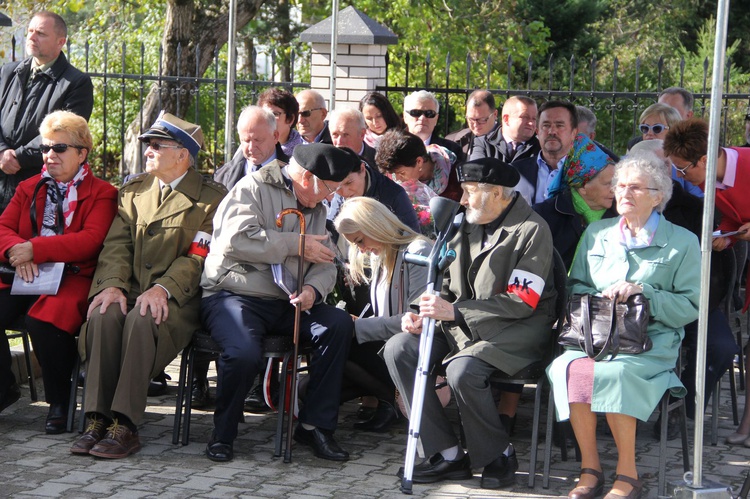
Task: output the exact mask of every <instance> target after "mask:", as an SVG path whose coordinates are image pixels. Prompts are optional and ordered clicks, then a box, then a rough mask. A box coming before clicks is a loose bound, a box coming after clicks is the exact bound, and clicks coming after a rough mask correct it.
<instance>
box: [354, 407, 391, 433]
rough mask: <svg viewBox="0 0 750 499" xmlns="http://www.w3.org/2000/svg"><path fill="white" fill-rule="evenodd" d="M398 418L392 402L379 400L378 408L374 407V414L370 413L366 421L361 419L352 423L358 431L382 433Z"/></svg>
mask: <svg viewBox="0 0 750 499" xmlns="http://www.w3.org/2000/svg"><path fill="white" fill-rule="evenodd" d="M398 420H399V415H398V412H397V411H396V408H395V407H393V404H391V403H389V402H386V401H385V400H381V401H380V402H379V403H378V408H377V409H375V414H373V415H372V417H371V418H370V419H368V420H367V421H361V422H359V423H354V429H355V430H360V431H373V432H375V433H383V432H386V431H388V428H389V427H390V426H391V425H392V424H393V423H395V422H396V421H398Z"/></svg>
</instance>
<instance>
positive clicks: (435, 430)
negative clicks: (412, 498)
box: [384, 158, 556, 489]
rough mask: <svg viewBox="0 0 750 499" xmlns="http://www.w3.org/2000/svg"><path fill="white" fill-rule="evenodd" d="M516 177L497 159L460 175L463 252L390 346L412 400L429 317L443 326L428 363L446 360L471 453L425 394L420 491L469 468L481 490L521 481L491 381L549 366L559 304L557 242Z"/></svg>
mask: <svg viewBox="0 0 750 499" xmlns="http://www.w3.org/2000/svg"><path fill="white" fill-rule="evenodd" d="M519 175H520V174H519V173H518V170H516V169H515V168H513V167H511V166H510V165H509V164H507V163H503V162H502V161H500V160H499V159H496V158H481V159H478V160H475V161H470V162H467V163H466V164H464V165H463V166H462V167H461V168H459V179H460V180H461V187H462V188H463V191H464V193H463V197H462V198H461V204H462V205H464V206H466V220H465V222H464V223H463V224H462V225H461V227H460V228H459V230H458V233H457V234H456V236H455V237H454V238H453V239H452V240H451V241H450V242H449V243H448V247H449V248H452V249H454V250H455V252H456V259H455V261H454V262H453V263H452V264H451V265H450V267H449V268H448V274H449V278H448V279H446V281H445V283H444V285H443V289H442V292H441V294H440V296H436V295H432V294H426V295H423V296H422V298H421V300H420V304H419V305H420V308H419V315H417V314H414V313H411V312H409V313H407V314H406V315H405V316H404V318H403V320H402V321H401V326H402V330H403V331H404V332H403V333H401V334H397V335H396V336H394V337H392V338H391V339H390V340H388V342H387V343H386V345H385V349H384V358H385V360H386V363H387V364H388V370H389V372H390V374H391V377H392V378H393V380H394V382H395V383H396V388H398V390H399V392H400V393H401V394H402V395H404V400H405V401H409V402H410V401H411V398H412V393H413V391H414V373H415V371H416V367H417V361H418V358H419V335H420V334H421V332H422V318H423V317H431V318H433V319H435V320H436V321H438V322H437V323H436V326H435V337H434V342H433V349H432V357H431V359H430V360H431V362H432V363H438V362H440V361H441V360H442V361H443V364H444V366H445V372H446V378H447V380H448V384H449V385H450V387H451V389H452V391H453V394H454V396H455V397H456V400H457V402H458V408H459V411H460V413H461V420H462V426H463V429H464V434H465V435H466V446H467V448H468V452H469V454H468V455H467V454H464V451H463V449H462V448H461V447H460V446H459V440H458V438H457V437H456V435H455V433H454V432H453V429H452V425H451V423H450V421H449V420H448V418H447V417H446V414H445V412H444V411H443V407H442V405H441V404H440V401H439V400H438V397H437V395H436V393H435V391H434V390H428V391H427V392H426V394H425V398H424V409H423V412H422V423H421V428H420V443H421V447H422V451H423V453H424V455H425V456H427V457H429V459H427V460H426V461H425V462H423V463H422V464H419V465H417V466H416V467H415V468H414V474H413V477H412V478H413V482H414V483H431V482H437V481H441V480H449V479H453V480H460V479H468V478H471V477H472V472H471V467H472V466H473V467H475V468H482V467H483V468H484V471H483V472H482V481H481V485H482V487H483V488H490V489H495V488H501V487H507V486H510V485H512V484H514V483H515V476H514V474H515V471H516V470H517V469H518V460H517V459H516V456H515V451H514V450H513V446H512V445H510V443H509V440H508V434H507V432H506V430H505V429H504V427H503V425H502V423H501V421H500V418H499V416H498V414H497V409H496V406H495V402H494V400H493V398H492V393H491V388H490V383H489V379H490V377H491V376H492V374H493V373H494V372H495V371H497V370H501V371H503V372H504V373H506V374H509V375H513V374H515V373H517V372H518V371H519V370H521V369H523V368H524V367H526V366H527V365H529V364H531V363H533V362H535V361H539V360H541V359H542V358H543V355H544V353H545V350H546V347H547V346H548V345H549V341H550V334H551V327H552V323H553V322H554V320H555V310H554V309H555V298H556V292H555V289H554V282H553V281H554V279H553V274H552V235H551V234H550V231H549V228H548V227H547V224H546V222H544V220H543V219H542V218H541V217H540V216H539V215H538V214H536V213H535V212H534V211H533V210H532V209H531V207H530V206H529V205H528V203H526V201H525V200H524V199H523V197H521V196H520V195H519V194H518V193H517V192H515V191H514V189H513V187H512V186H515V185H516V184H517V183H518V180H519ZM433 378H434V375H433ZM433 381H434V379H433ZM428 386H429V381H428ZM469 457H471V462H470V461H469Z"/></svg>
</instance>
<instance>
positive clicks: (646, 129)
mask: <svg viewBox="0 0 750 499" xmlns="http://www.w3.org/2000/svg"><path fill="white" fill-rule="evenodd" d="M638 129H639V130H640V131H641V133H642V134H643V135H646V134H647V133H648V132H649V130H650V131H652V132H654V135H659V134H660V133H661V132H663V131H664V130H669V127H668V126H667V125H662V124H661V123H656V124H655V125H646V124H645V123H643V124H641V125H638Z"/></svg>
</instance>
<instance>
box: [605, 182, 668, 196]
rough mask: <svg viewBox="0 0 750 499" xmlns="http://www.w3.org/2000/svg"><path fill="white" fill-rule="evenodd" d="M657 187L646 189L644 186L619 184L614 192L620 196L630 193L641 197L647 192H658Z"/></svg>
mask: <svg viewBox="0 0 750 499" xmlns="http://www.w3.org/2000/svg"><path fill="white" fill-rule="evenodd" d="M658 190H659V189H657V188H656V187H644V186H642V185H637V184H617V185H616V186H615V187H614V191H615V193H616V194H618V195H622V194H625V192H627V191H630V192H632V193H633V194H634V195H636V196H640V195H641V194H644V193H645V192H647V191H658Z"/></svg>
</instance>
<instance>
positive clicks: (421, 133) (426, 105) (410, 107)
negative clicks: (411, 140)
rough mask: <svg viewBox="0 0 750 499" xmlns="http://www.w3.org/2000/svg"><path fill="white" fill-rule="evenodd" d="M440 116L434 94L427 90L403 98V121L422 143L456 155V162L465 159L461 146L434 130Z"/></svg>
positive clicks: (438, 105)
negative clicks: (436, 146)
mask: <svg viewBox="0 0 750 499" xmlns="http://www.w3.org/2000/svg"><path fill="white" fill-rule="evenodd" d="M439 117H440V104H439V103H438V100H437V98H436V97H435V94H433V93H432V92H428V91H427V90H419V91H417V92H413V93H411V94H409V95H407V96H406V98H404V123H405V124H406V128H407V129H408V130H409V132H410V133H413V134H414V135H416V136H417V137H419V138H420V139H422V141H423V142H424V145H426V146H428V145H430V144H436V145H439V146H441V147H444V148H446V149H448V150H449V151H450V152H452V153H453V154H455V155H456V158H457V159H458V163H462V162H463V161H464V160H465V159H466V155H465V154H464V152H463V150H462V149H461V146H459V145H458V144H457V143H455V142H453V141H452V140H448V139H445V138H443V137H441V136H440V135H438V134H437V133H436V132H435V128H436V126H437V122H438V118H439Z"/></svg>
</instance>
